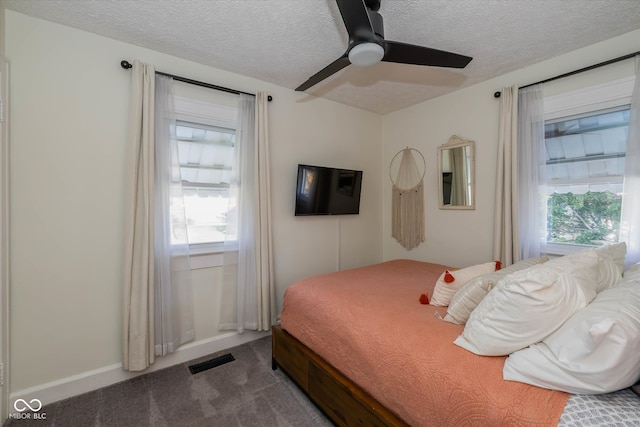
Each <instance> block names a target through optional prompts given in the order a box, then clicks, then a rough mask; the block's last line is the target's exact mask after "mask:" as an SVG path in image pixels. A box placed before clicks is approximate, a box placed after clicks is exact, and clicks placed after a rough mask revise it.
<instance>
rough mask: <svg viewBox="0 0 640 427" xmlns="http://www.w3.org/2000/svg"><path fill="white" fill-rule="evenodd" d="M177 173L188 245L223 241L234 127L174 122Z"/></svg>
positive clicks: (233, 145)
mask: <svg viewBox="0 0 640 427" xmlns="http://www.w3.org/2000/svg"><path fill="white" fill-rule="evenodd" d="M176 138H177V141H178V157H179V159H180V175H181V178H182V189H183V196H184V209H185V215H186V218H187V233H188V235H189V244H190V245H203V244H209V245H211V244H216V243H221V242H223V241H224V238H225V224H226V215H227V210H228V208H229V183H230V182H231V167H232V164H233V157H234V147H235V130H234V129H228V128H221V127H214V126H207V125H204V124H197V123H189V122H184V121H178V122H177V125H176Z"/></svg>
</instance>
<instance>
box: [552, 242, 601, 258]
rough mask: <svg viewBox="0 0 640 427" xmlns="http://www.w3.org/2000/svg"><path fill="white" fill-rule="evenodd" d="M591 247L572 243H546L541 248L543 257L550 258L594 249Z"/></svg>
mask: <svg viewBox="0 0 640 427" xmlns="http://www.w3.org/2000/svg"><path fill="white" fill-rule="evenodd" d="M595 247H596V246H591V245H577V244H573V243H546V244H545V245H544V248H542V251H541V252H542V254H543V255H549V256H552V257H557V256H564V255H569V254H572V253H575V252H578V251H581V250H583V249H587V248H595Z"/></svg>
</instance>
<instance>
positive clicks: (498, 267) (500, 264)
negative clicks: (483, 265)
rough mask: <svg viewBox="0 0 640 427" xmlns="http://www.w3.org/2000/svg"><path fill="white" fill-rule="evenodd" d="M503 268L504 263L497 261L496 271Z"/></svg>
mask: <svg viewBox="0 0 640 427" xmlns="http://www.w3.org/2000/svg"><path fill="white" fill-rule="evenodd" d="M501 268H502V263H501V262H500V261H496V271H498V270H500V269H501Z"/></svg>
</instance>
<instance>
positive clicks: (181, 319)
mask: <svg viewBox="0 0 640 427" xmlns="http://www.w3.org/2000/svg"><path fill="white" fill-rule="evenodd" d="M155 93H156V97H155V98H156V102H155V125H156V129H155V182H156V191H155V216H154V218H155V237H156V238H155V241H154V242H155V244H154V249H155V280H154V295H155V301H154V306H155V310H154V312H155V319H154V323H155V355H156V356H165V355H167V354H168V353H173V352H174V351H175V350H176V349H177V348H178V347H179V346H180V345H181V344H184V343H186V342H189V341H192V340H193V339H194V338H195V330H194V317H193V296H192V287H191V269H190V266H189V239H188V236H187V220H186V215H185V208H184V198H183V196H182V179H181V176H180V162H179V158H178V142H177V140H176V133H175V130H176V119H175V109H174V98H173V79H171V78H170V77H166V76H160V75H158V76H156V91H155Z"/></svg>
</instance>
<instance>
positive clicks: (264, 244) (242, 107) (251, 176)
mask: <svg viewBox="0 0 640 427" xmlns="http://www.w3.org/2000/svg"><path fill="white" fill-rule="evenodd" d="M235 147H236V149H235V160H234V166H233V178H232V181H231V184H230V190H229V192H230V194H229V200H230V201H229V204H230V206H229V218H228V223H227V226H226V239H225V253H224V278H223V281H224V285H223V295H222V300H223V301H224V302H225V303H224V305H223V307H222V310H221V320H220V329H222V330H225V329H235V330H236V331H237V332H239V333H242V332H243V331H244V330H255V331H268V330H269V329H270V327H271V325H272V324H273V323H275V319H276V302H275V283H274V278H273V251H272V243H271V240H272V238H271V234H272V231H271V195H270V193H271V189H270V178H269V177H270V173H269V167H270V166H269V140H268V116H267V95H266V94H264V93H262V92H260V93H258V94H257V95H256V96H255V97H253V96H250V95H242V94H241V95H240V96H239V99H238V120H237V124H236V144H235Z"/></svg>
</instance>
